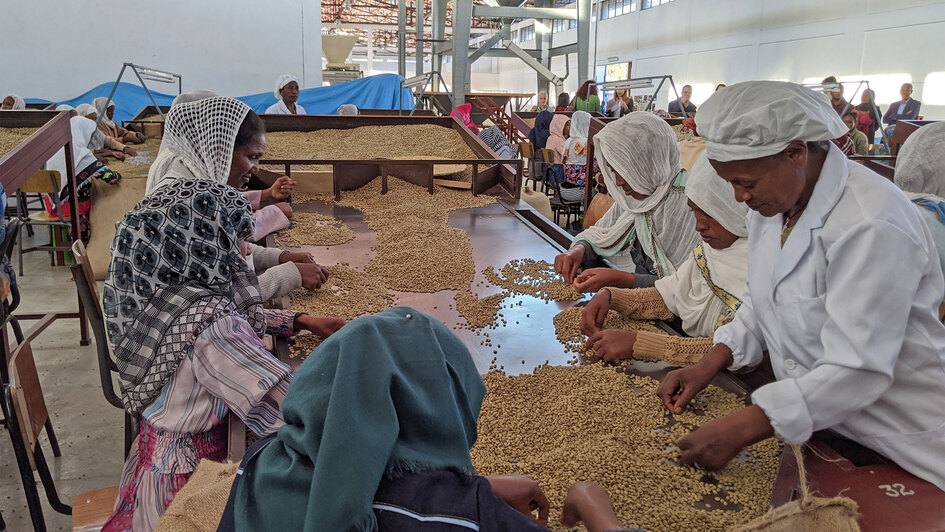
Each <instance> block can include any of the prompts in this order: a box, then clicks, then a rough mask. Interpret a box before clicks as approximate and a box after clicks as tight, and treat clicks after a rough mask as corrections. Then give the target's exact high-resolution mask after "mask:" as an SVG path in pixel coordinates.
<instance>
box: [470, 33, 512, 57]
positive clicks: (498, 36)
mask: <svg viewBox="0 0 945 532" xmlns="http://www.w3.org/2000/svg"><path fill="white" fill-rule="evenodd" d="M506 28H507V26H503V27H502V29H501V30H499V31H498V32H496V33H493V34H492V37H489V38H488V39H486V40H485V41H483V42H482V44H480V45H479V48H476V49H475V50H473V53H471V54H469V62H470V63H473V62H475V61H476V59H479V58H480V57H482V56H483V54H485V53H486V52H488V51H489V50H491V49H492V45H494V44H496V43H498V42H499V41H501V40H502V39H508V35H509V34H510V33H511V32H509V31H508V30H506Z"/></svg>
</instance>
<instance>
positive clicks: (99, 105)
mask: <svg viewBox="0 0 945 532" xmlns="http://www.w3.org/2000/svg"><path fill="white" fill-rule="evenodd" d="M106 101H107V102H108V108H114V107H115V102H113V101H109V100H108V98H106V97H104V96H99V97H98V98H96V99H94V100H92V105H94V106H95V112H96V113H98V116H100V117H101V118H102V123H103V124H105V125H106V126H108V127H109V128H113V127H115V122H114V121H113V120H110V119H109V118H108V113H107V112H106V111H107V110H108V108H106V107H105V102H106Z"/></svg>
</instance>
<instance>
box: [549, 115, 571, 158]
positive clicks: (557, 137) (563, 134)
mask: <svg viewBox="0 0 945 532" xmlns="http://www.w3.org/2000/svg"><path fill="white" fill-rule="evenodd" d="M575 112H578V111H575ZM548 133H549V134H548V141H547V142H545V148H546V149H549V150H551V151H552V152H554V164H562V163H563V162H564V146H565V145H566V144H567V143H568V136H570V135H571V118H570V117H568V116H567V115H555V117H554V118H552V119H551V124H550V125H549V126H548Z"/></svg>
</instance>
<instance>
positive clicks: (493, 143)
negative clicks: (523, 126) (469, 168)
mask: <svg viewBox="0 0 945 532" xmlns="http://www.w3.org/2000/svg"><path fill="white" fill-rule="evenodd" d="M479 139H480V140H481V141H483V142H485V143H486V146H489V148H490V149H491V150H492V151H494V152H496V153H499V151H501V150H502V148H505V147H509V148H512V144H510V143H509V141H508V140H507V139H506V138H505V133H502V130H501V129H499V128H498V127H496V126H492V127H489V128H486V129H483V130H482V132H481V133H479ZM512 149H513V150H514V149H515V148H512Z"/></svg>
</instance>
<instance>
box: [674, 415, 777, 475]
mask: <svg viewBox="0 0 945 532" xmlns="http://www.w3.org/2000/svg"><path fill="white" fill-rule="evenodd" d="M773 434H774V429H773V428H772V427H771V422H770V421H769V420H768V416H766V415H765V413H764V411H763V410H762V409H761V408H759V407H757V406H750V407H747V408H743V409H741V410H739V411H737V412H735V413H734V414H729V415H727V416H725V417H723V418H722V419H716V420H715V421H712V422H710V423H707V424H705V425H703V426H701V427H699V428H698V429H696V430H694V431H692V432H690V433H689V435H688V436H686V437H685V438H683V439H681V440H679V443H678V445H679V450H680V451H682V455H681V456H680V458H679V461H680V463H682V464H683V465H693V466H696V467H699V468H702V469H707V470H709V471H716V470H719V469H722V468H723V467H725V466H726V465H727V464H728V463H729V462H730V461H731V460H732V458H735V455H737V454H738V453H739V452H740V451H741V450H742V449H743V448H744V447H745V446H747V445H751V444H752V443H755V442H757V441H760V440H763V439H765V438H768V437H770V436H772V435H773Z"/></svg>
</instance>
